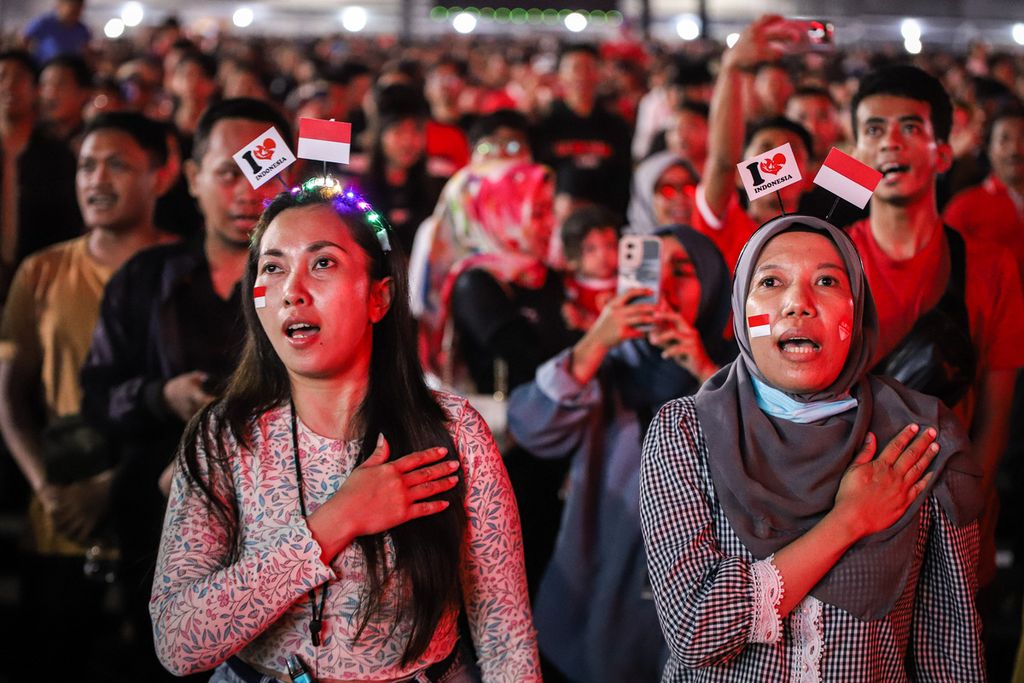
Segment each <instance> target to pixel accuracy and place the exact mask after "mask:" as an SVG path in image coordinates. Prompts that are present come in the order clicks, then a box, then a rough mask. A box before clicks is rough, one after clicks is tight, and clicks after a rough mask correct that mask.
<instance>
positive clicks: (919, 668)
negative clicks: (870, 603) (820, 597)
mask: <svg viewBox="0 0 1024 683" xmlns="http://www.w3.org/2000/svg"><path fill="white" fill-rule="evenodd" d="M707 462H708V448H707V443H706V442H705V439H704V434H703V432H702V431H701V427H700V422H699V421H698V419H697V411H696V408H695V405H694V399H693V398H692V397H688V398H682V399H676V400H674V401H671V402H670V403H668V404H666V405H665V406H664V407H663V408H662V410H661V411H660V412H659V414H658V416H657V418H655V420H654V421H653V422H652V423H651V427H650V430H649V431H648V433H647V438H646V440H645V442H644V450H643V462H642V465H641V472H640V516H641V522H642V526H643V534H644V544H645V546H646V549H647V558H648V560H647V561H648V565H649V568H650V573H651V581H652V584H653V587H654V598H655V603H656V605H657V608H658V617H659V619H660V621H661V628H662V630H663V631H664V633H665V638H666V640H667V642H668V644H669V649H670V652H671V656H670V658H669V662H668V664H667V666H666V668H665V673H664V676H663V678H662V680H663V681H664V682H669V681H671V682H676V681H728V682H729V683H745V682H746V683H782V682H784V681H793V680H796V679H797V678H798V672H799V665H800V662H799V657H798V653H797V647H796V644H795V643H794V639H793V637H792V630H791V626H792V623H791V622H792V620H793V618H794V615H793V614H790V615H789V616H787V617H786V618H785V619H784V620H783V632H782V637H781V638H780V639H779V640H778V642H776V643H774V644H764V643H758V642H754V639H753V638H752V625H753V622H754V612H755V608H754V600H755V595H754V589H753V586H752V582H751V572H750V566H751V564H752V563H753V562H755V561H756V560H757V559H758V558H755V557H754V556H752V555H751V554H750V552H748V551H747V549H746V547H744V545H743V544H742V543H741V542H740V540H739V538H738V537H737V536H736V534H735V533H734V532H733V530H732V527H731V526H730V525H729V521H728V520H727V519H726V516H725V513H724V511H723V510H722V507H721V505H720V504H719V502H718V500H717V499H716V496H715V491H714V486H713V484H712V480H711V473H710V471H709V469H708V464H707ZM977 556H978V525H977V522H972V523H971V524H970V525H967V526H965V527H962V528H957V527H955V526H953V525H952V523H950V521H949V520H948V519H947V518H946V515H945V513H944V512H943V510H942V508H941V506H940V505H939V504H938V502H937V501H936V500H935V499H934V498H932V499H931V500H930V501H929V502H928V504H927V505H923V506H922V508H921V525H920V534H919V535H918V539H917V544H916V547H915V549H914V562H913V566H912V568H911V572H910V575H909V577H908V579H907V585H906V588H905V590H904V592H903V594H902V595H901V597H900V598H899V600H898V601H897V602H896V605H895V606H894V607H893V609H892V611H891V612H890V613H889V615H888V616H887V617H885V618H884V619H880V620H877V621H867V622H865V621H861V620H859V619H857V618H856V617H854V616H852V615H850V614H848V613H847V612H845V611H843V610H841V609H839V608H838V607H835V606H833V605H829V604H824V603H823V604H822V610H821V620H820V624H821V635H822V648H821V655H820V675H821V678H820V680H822V681H826V682H831V681H835V682H837V683H855V682H859V681H863V682H865V683H866V682H872V683H875V682H879V681H882V682H885V683H899V682H901V681H944V682H949V683H969V682H973V681H984V680H985V666H984V656H983V653H982V645H981V637H980V632H981V622H980V620H979V618H978V613H977V610H976V609H975V605H974V597H973V596H974V591H975V589H976V579H975V568H976V564H977V562H976V561H977ZM783 578H784V577H783Z"/></svg>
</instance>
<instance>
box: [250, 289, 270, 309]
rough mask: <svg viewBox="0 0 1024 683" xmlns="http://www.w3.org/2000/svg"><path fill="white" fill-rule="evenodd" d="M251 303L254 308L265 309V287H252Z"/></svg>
mask: <svg viewBox="0 0 1024 683" xmlns="http://www.w3.org/2000/svg"><path fill="white" fill-rule="evenodd" d="M252 303H253V305H254V306H255V307H256V308H266V307H267V288H266V287H253V288H252Z"/></svg>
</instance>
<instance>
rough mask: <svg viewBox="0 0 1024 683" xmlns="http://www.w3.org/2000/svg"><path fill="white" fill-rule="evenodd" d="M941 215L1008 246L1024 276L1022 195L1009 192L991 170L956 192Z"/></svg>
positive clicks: (962, 229) (974, 234) (976, 234)
mask: <svg viewBox="0 0 1024 683" xmlns="http://www.w3.org/2000/svg"><path fill="white" fill-rule="evenodd" d="M943 219H944V220H945V221H946V223H947V224H948V225H949V226H950V227H952V228H956V229H957V230H959V231H960V232H961V233H963V234H964V235H967V236H970V237H973V238H975V239H984V240H988V241H991V242H995V243H996V244H999V245H1001V246H1003V247H1006V248H1007V249H1009V250H1010V253H1011V254H1013V256H1014V258H1015V259H1016V260H1017V269H1018V271H1019V272H1020V275H1021V279H1022V280H1024V196H1020V195H1017V194H1016V193H1012V192H1011V191H1010V190H1009V189H1008V188H1007V187H1006V185H1004V184H1003V182H1002V181H1001V180H999V178H997V177H996V176H995V174H994V173H993V174H991V175H989V177H988V178H986V179H985V182H983V183H982V184H981V185H977V186H975V187H969V188H967V189H966V190H963V191H962V192H959V193H957V195H956V196H955V197H953V199H951V200H950V202H949V204H948V205H947V206H946V211H945V212H944V214H943Z"/></svg>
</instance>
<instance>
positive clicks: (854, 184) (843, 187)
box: [814, 147, 882, 209]
mask: <svg viewBox="0 0 1024 683" xmlns="http://www.w3.org/2000/svg"><path fill="white" fill-rule="evenodd" d="M881 180H882V174H881V173H879V172H878V171H876V170H875V169H873V168H871V167H870V166H868V165H866V164H862V163H861V162H859V161H857V160H856V159H854V158H853V157H851V156H850V155H849V154H844V153H843V152H840V151H839V150H838V149H836V148H835V147H833V148H832V149H831V150H829V153H828V156H827V157H825V162H824V163H823V164H822V165H821V170H820V171H818V175H816V176H814V184H815V185H821V186H822V187H824V188H825V189H826V190H828V191H829V192H831V193H832V194H835V195H837V196H839V197H842V198H843V199H845V200H846V201H848V202H850V203H851V204H853V205H855V206H856V207H857V208H859V209H863V208H864V207H865V206H867V204H868V200H870V199H871V193H872V192H874V191H875V188H876V187H878V183H879V182H880V181H881Z"/></svg>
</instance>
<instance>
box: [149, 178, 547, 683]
mask: <svg viewBox="0 0 1024 683" xmlns="http://www.w3.org/2000/svg"><path fill="white" fill-rule="evenodd" d="M384 223H385V222H384V221H383V219H382V218H381V216H380V215H379V214H378V213H377V212H375V211H374V210H373V209H372V208H371V207H370V205H369V204H368V203H366V202H365V201H364V200H363V199H362V198H361V197H359V196H358V195H356V194H355V193H354V192H351V191H345V190H342V189H341V188H340V187H339V186H338V185H337V183H336V182H335V181H333V180H331V179H314V180H312V181H309V182H307V183H306V184H305V185H304V186H303V187H302V188H296V189H294V190H292V192H290V193H282V194H280V195H278V197H277V198H276V199H275V200H274V201H273V202H272V203H271V204H270V205H269V207H268V208H267V209H266V211H265V212H264V215H263V217H262V218H261V220H260V222H259V224H258V225H257V227H256V230H255V232H254V234H253V237H252V246H251V249H250V255H249V262H248V268H247V271H246V275H245V279H244V289H243V291H244V292H250V291H251V292H252V293H253V294H252V298H251V299H249V300H248V305H247V306H246V310H245V321H246V327H247V341H246V347H245V350H244V352H243V355H242V360H241V363H240V365H239V367H238V368H237V370H236V371H235V373H234V374H233V376H232V378H231V381H230V384H229V387H228V389H227V390H226V392H225V395H224V397H223V398H222V399H220V400H219V401H217V402H216V403H214V404H212V405H211V406H210V407H208V408H207V409H205V410H204V411H202V412H201V413H200V414H199V415H198V416H197V417H196V419H194V420H193V422H192V423H191V425H190V426H189V429H188V432H187V433H186V435H185V437H184V440H183V442H182V450H181V453H180V457H179V466H178V468H177V471H176V473H175V478H174V483H173V485H172V490H171V495H170V501H169V507H168V511H167V517H166V519H165V523H164V533H163V539H162V543H161V550H160V556H159V560H158V566H157V572H156V581H155V582H154V586H153V601H152V607H151V613H152V616H153V621H154V629H155V634H156V642H157V649H158V654H159V656H160V657H161V660H162V661H163V662H164V664H165V666H167V667H168V668H169V669H171V670H173V671H174V672H176V673H189V672H195V671H203V670H207V669H212V668H214V667H217V666H218V665H219V668H218V669H217V671H216V673H215V674H214V677H213V679H212V680H213V681H218V682H221V681H228V682H237V681H248V680H261V679H260V676H270V677H272V679H278V680H289V679H288V675H290V674H291V672H290V666H289V661H288V660H289V657H290V656H292V655H294V656H297V658H298V660H300V661H301V662H303V663H304V665H305V666H306V668H307V669H309V670H310V671H311V672H312V673H314V675H315V676H316V677H317V679H318V680H320V681H341V680H343V681H346V682H353V681H407V680H408V681H413V680H415V681H439V680H444V681H468V680H471V679H470V678H468V677H467V676H468V674H467V673H465V672H464V669H467V668H469V667H468V665H467V664H466V663H464V662H462V661H460V652H461V650H460V648H459V647H458V643H457V641H458V634H459V629H458V623H457V622H458V617H459V614H460V611H464V612H465V614H466V616H467V617H468V626H469V631H470V632H471V633H472V639H473V645H474V646H475V649H476V653H477V658H478V661H479V665H480V668H481V670H482V674H483V678H484V680H487V681H491V680H494V681H498V680H501V681H530V680H535V679H537V678H538V673H537V669H538V667H537V655H536V645H535V642H534V635H533V627H532V621H531V615H530V609H529V605H528V601H527V597H526V583H525V577H524V573H523V564H522V546H521V538H520V530H519V522H518V517H517V514H516V508H515V500H514V498H513V496H512V492H511V489H510V488H509V485H508V479H507V475H506V474H505V471H504V468H503V466H502V464H501V459H500V456H499V455H498V452H497V449H496V448H495V446H494V442H493V440H492V438H491V435H490V432H489V431H488V430H487V428H486V425H484V423H483V421H482V420H481V419H480V416H479V415H478V414H477V413H476V412H475V411H474V410H473V409H472V408H471V407H470V406H469V404H468V403H467V402H466V401H465V400H463V399H460V398H457V397H455V396H451V395H446V394H439V393H432V392H431V391H429V390H428V389H427V387H426V386H425V384H424V383H423V378H422V377H423V375H422V370H421V368H420V366H419V363H418V362H417V358H416V352H415V345H414V343H413V340H414V339H415V336H414V327H413V320H412V317H411V314H410V312H409V308H408V287H407V284H406V280H405V273H404V270H405V267H404V259H403V258H402V256H401V255H400V254H399V253H398V252H397V250H393V249H392V248H391V247H392V245H393V244H394V241H393V240H392V234H391V232H390V230H389V229H388V228H387V227H385V224H384ZM294 663H295V662H291V664H294Z"/></svg>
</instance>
